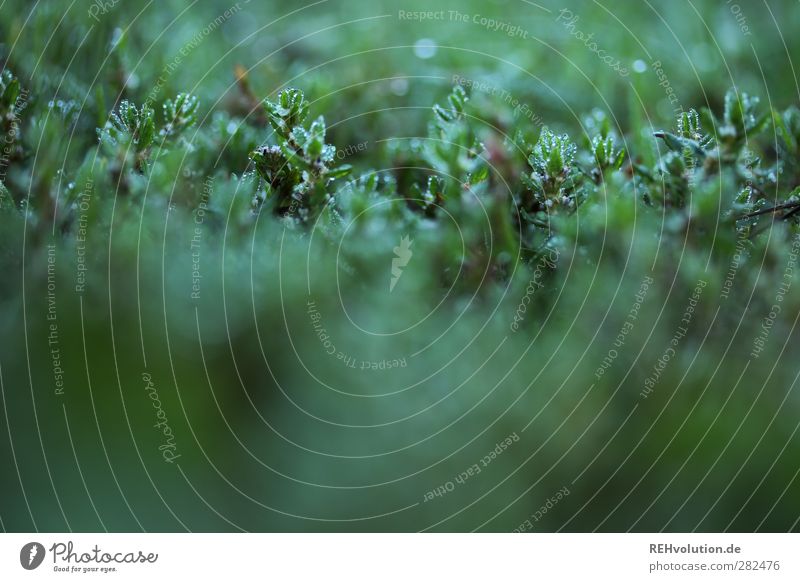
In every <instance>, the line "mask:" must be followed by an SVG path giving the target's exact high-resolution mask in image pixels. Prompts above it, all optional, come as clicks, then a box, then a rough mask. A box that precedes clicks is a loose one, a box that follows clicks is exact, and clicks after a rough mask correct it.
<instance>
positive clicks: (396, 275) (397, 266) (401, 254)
mask: <svg viewBox="0 0 800 582" xmlns="http://www.w3.org/2000/svg"><path fill="white" fill-rule="evenodd" d="M412 244H414V241H413V240H411V239H410V238H408V235H406V236H404V237H402V238H401V239H400V245H399V246H396V247H394V254H395V257H394V258H393V259H392V278H391V280H390V281H389V293H391V292H392V291H394V286H395V285H397V282H398V281H399V280H400V276H401V275H402V274H403V267H405V266H406V265H408V261H410V260H411V255H413V254H414V253H412V252H411V245H412Z"/></svg>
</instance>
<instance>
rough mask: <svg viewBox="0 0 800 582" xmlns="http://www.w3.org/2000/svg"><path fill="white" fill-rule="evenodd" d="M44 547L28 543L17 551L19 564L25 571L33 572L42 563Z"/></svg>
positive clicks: (36, 543) (35, 543)
mask: <svg viewBox="0 0 800 582" xmlns="http://www.w3.org/2000/svg"><path fill="white" fill-rule="evenodd" d="M44 555H45V551H44V546H43V545H42V544H40V543H38V542H30V543H27V544H25V545H24V546H22V549H21V550H20V551H19V563H20V564H22V567H23V568H25V569H26V570H35V569H36V568H38V567H39V566H41V565H42V562H43V561H44Z"/></svg>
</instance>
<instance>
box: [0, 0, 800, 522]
mask: <svg viewBox="0 0 800 582" xmlns="http://www.w3.org/2000/svg"><path fill="white" fill-rule="evenodd" d="M17 4H18V5H17ZM678 4H680V6H678ZM695 5H696V6H695V8H694V11H692V10H693V9H692V8H691V7H690V6H689V5H688V4H686V5H683V4H681V3H675V5H673V4H672V3H670V5H669V6H665V7H658V8H655V7H652V6H649V5H643V6H636V7H631V8H630V13H628V14H624V15H623V14H620V13H619V12H615V11H614V10H613V9H612V8H610V7H603V6H601V5H600V4H596V5H595V6H594V7H587V6H583V5H581V4H575V5H572V6H568V7H562V6H560V5H559V6H556V5H550V4H548V5H546V6H543V7H539V8H536V7H532V6H529V5H527V4H526V3H519V5H517V4H516V3H513V2H506V3H501V2H498V3H489V4H486V5H485V4H484V3H477V2H474V3H473V2H467V3H463V2H462V3H459V4H458V5H457V6H456V5H453V6H449V5H444V4H443V5H442V6H441V7H438V6H437V7H436V8H435V10H433V11H432V12H431V11H430V10H428V9H427V8H426V7H425V6H424V5H423V3H419V6H417V5H416V4H415V3H408V5H405V4H404V5H403V6H398V5H397V3H383V2H378V3H375V4H374V5H372V6H368V7H364V6H359V7H357V8H356V7H353V6H351V5H348V4H347V3H335V2H332V3H323V6H321V7H318V9H314V7H306V8H303V7H294V6H293V7H288V6H282V4H281V3H274V4H269V5H266V6H260V7H255V6H252V5H251V4H250V3H249V2H241V3H236V4H232V5H229V4H226V3H224V2H222V3H220V2H212V3H208V4H207V5H204V6H197V7H194V8H192V9H191V10H188V9H186V8H185V7H184V6H183V5H181V4H179V3H173V2H164V3H161V4H160V5H159V6H157V7H148V8H145V9H144V10H142V9H141V8H136V7H134V6H129V5H128V4H127V3H122V2H120V3H118V4H117V3H114V4H113V5H111V4H108V5H107V4H102V3H100V4H98V3H94V4H92V3H83V4H82V5H80V6H77V5H73V6H72V7H70V8H69V9H68V10H67V12H66V16H64V20H63V21H62V20H60V19H61V17H62V15H63V14H64V13H63V8H57V7H56V5H55V4H46V5H39V4H37V5H36V6H27V5H24V4H23V3H14V2H12V3H10V5H3V6H0V14H2V16H3V19H2V20H1V21H0V63H1V64H2V74H1V75H0V132H2V135H3V141H2V147H3V149H2V157H1V158H0V257H2V263H0V265H2V271H3V277H2V278H0V289H2V294H0V305H2V308H1V309H0V329H2V334H3V335H2V337H3V338H4V341H3V350H2V353H0V379H1V380H2V383H1V385H2V404H3V410H4V414H3V415H0V424H2V425H3V427H2V431H0V434H3V435H4V436H3V437H2V438H0V441H2V447H0V458H2V462H3V466H4V467H6V468H8V470H5V471H3V472H2V473H0V484H1V485H0V486H1V487H2V491H3V492H4V493H6V494H5V495H4V496H3V497H4V499H3V501H2V502H0V518H2V526H3V528H4V529H6V530H10V531H14V530H16V531H19V530H30V529H37V530H78V531H80V530H87V531H92V530H98V529H100V530H102V529H106V530H108V531H118V530H120V531H130V530H136V531H138V530H147V531H151V530H161V531H183V530H206V531H219V530H223V531H228V530H233V531H236V530H248V531H253V530H254V531H287V530H289V531H294V530H299V531H384V530H399V531H416V530H435V531H471V530H482V531H556V530H561V531H593V530H602V531H627V530H635V531H654V530H656V531H657V530H662V529H663V530H667V531H690V530H699V531H723V530H725V531H727V530H733V531H755V530H766V531H789V530H797V528H798V524H799V523H800V522H799V520H800V495H798V488H800V483H799V482H798V480H797V476H798V472H800V461H798V459H800V454H799V453H800V442H798V438H797V429H798V427H800V424H798V422H797V406H798V396H797V391H796V383H797V377H798V371H799V370H798V364H797V362H796V358H794V357H792V356H793V355H794V354H796V353H797V345H798V332H797V329H796V328H797V317H798V314H799V313H800V295H798V293H797V292H796V291H797V286H798V284H800V281H798V272H800V271H798V253H799V252H800V109H798V97H799V96H798V93H800V92H799V91H798V89H797V83H796V78H794V76H793V73H792V74H789V73H787V72H786V71H787V70H789V63H791V59H790V55H791V54H793V53H792V49H795V48H796V45H797V42H796V40H795V39H794V38H790V37H789V36H788V35H785V33H786V31H788V30H789V27H790V25H791V24H792V23H794V24H797V21H798V19H800V15H798V11H797V9H796V7H794V6H793V5H791V3H789V2H786V3H782V2H769V3H768V4H767V6H768V8H769V14H771V15H772V16H773V17H774V18H767V17H766V16H764V15H760V16H759V15H756V14H755V12H754V13H753V14H751V15H749V18H750V20H745V21H743V20H742V18H743V17H742V16H741V14H742V12H741V10H740V11H739V12H738V13H735V12H732V11H731V9H730V7H729V6H728V5H724V4H720V5H719V6H718V5H717V4H714V3H711V2H701V3H699V4H698V3H695ZM698 7H699V8H698ZM292 11H296V13H295V12H292ZM737 14H738V16H737ZM655 15H658V16H660V17H661V18H658V17H657V16H655ZM687 15H688V16H687ZM379 17H380V18H379ZM576 17H577V18H576ZM369 19H373V20H374V19H377V20H375V21H374V22H373V21H369ZM366 21H369V22H366ZM623 21H624V23H625V24H627V26H628V27H627V28H626V27H625V26H622V25H621V24H620V22H623ZM778 22H780V23H781V24H780V26H779V25H778V24H777V23H778ZM253 23H258V26H256V25H255V24H253ZM498 23H499V24H498ZM678 23H680V24H681V26H680V27H678V26H677V24H678ZM668 24H674V25H676V28H675V29H672V28H670V27H669V26H668ZM515 27H516V28H515ZM742 27H746V28H747V30H745V29H744V28H742ZM630 28H635V29H637V30H639V31H640V32H639V33H638V34H632V33H630ZM592 33H593V34H592ZM748 33H749V34H748ZM589 34H592V37H591V39H589V38H588V37H587V36H586V35H589ZM601 54H603V55H606V56H608V57H609V59H610V61H608V62H607V61H606V60H604V59H605V57H602V56H600V55H601ZM794 54H796V51H795V53H794ZM611 55H613V58H611ZM754 55H755V56H754ZM766 55H769V58H767V56H766ZM78 62H80V63H81V64H80V65H78V64H77V63H78ZM609 63H610V64H609ZM618 63H621V64H620V66H617V64H618ZM623 64H624V66H625V68H624V69H623V68H621V67H622V65H623ZM722 65H725V67H727V69H725V68H724V67H723V66H722ZM791 70H792V71H793V69H791ZM724 71H726V72H724ZM154 508H157V509H154Z"/></svg>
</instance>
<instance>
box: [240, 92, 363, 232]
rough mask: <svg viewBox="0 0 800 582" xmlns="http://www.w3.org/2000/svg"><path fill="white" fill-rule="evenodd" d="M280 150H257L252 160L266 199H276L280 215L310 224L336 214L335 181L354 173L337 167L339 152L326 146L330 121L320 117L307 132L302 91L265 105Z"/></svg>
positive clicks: (267, 102)
mask: <svg viewBox="0 0 800 582" xmlns="http://www.w3.org/2000/svg"><path fill="white" fill-rule="evenodd" d="M264 108H265V109H266V112H267V115H268V119H269V122H270V125H271V126H272V128H273V130H274V131H275V137H276V140H277V142H278V143H277V145H267V146H262V147H260V148H258V149H256V150H255V151H254V152H252V153H251V155H250V157H251V159H252V160H253V162H254V164H255V169H256V171H257V172H258V174H259V176H261V178H262V179H263V180H264V181H265V182H266V192H265V195H264V197H263V198H257V203H258V204H261V203H262V201H263V200H264V199H270V198H274V206H273V210H274V212H275V213H277V214H279V215H281V216H286V215H289V216H290V217H291V218H293V219H297V220H299V221H301V222H305V221H308V220H311V219H313V218H316V217H317V216H318V215H319V214H320V213H322V212H328V213H334V214H335V212H336V202H335V200H334V197H333V192H334V190H333V189H332V186H333V183H334V180H336V179H337V178H342V177H345V176H347V175H348V174H349V173H350V170H351V167H350V166H349V165H340V166H334V160H335V156H336V148H335V147H333V146H332V145H329V144H326V143H325V120H324V119H323V118H322V117H321V116H320V117H318V118H317V119H315V120H314V121H313V122H312V123H311V125H310V126H309V127H308V128H307V129H306V128H305V127H304V126H303V123H304V122H305V120H306V117H307V116H308V103H307V102H306V101H305V98H304V97H303V93H302V91H299V90H297V89H287V90H285V91H282V92H281V93H280V95H278V100H277V102H272V101H269V100H266V101H265V102H264Z"/></svg>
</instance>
